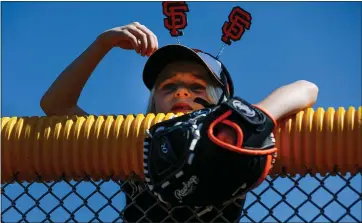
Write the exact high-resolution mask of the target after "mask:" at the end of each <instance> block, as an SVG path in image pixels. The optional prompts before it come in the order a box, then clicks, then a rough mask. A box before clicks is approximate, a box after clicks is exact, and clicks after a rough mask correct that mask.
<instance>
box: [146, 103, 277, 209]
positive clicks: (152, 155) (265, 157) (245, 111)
mask: <svg viewBox="0 0 362 223" xmlns="http://www.w3.org/2000/svg"><path fill="white" fill-rule="evenodd" d="M221 125H226V126H229V127H231V128H232V129H234V131H235V132H236V135H237V140H236V141H237V142H236V144H235V145H232V144H229V143H226V142H223V141H221V140H220V139H218V138H217V137H216V134H217V132H218V131H219V130H218V129H219V127H220V126H221ZM275 126H276V123H275V120H274V119H273V118H272V117H271V116H270V115H268V114H267V113H266V112H265V111H263V110H262V109H260V108H258V107H256V106H253V105H251V104H249V103H248V102H246V101H244V100H243V99H241V98H237V97H234V98H231V99H229V100H228V101H226V102H223V103H221V104H219V105H217V106H214V107H212V108H205V109H202V110H197V111H194V112H192V113H189V114H185V115H182V116H180V117H176V118H173V119H169V120H166V121H163V122H160V123H157V124H155V125H153V126H152V127H151V128H150V129H149V130H148V131H147V133H148V134H147V135H148V136H147V137H146V138H145V141H144V173H145V181H146V184H147V186H148V188H149V190H150V191H152V192H153V193H154V194H155V195H156V196H157V197H158V198H159V200H160V201H162V202H164V203H166V204H168V205H171V206H183V205H189V206H194V207H197V206H209V205H222V204H225V203H226V202H228V201H231V200H233V199H236V198H238V197H240V196H243V195H244V194H245V193H246V192H247V191H249V190H251V189H253V188H255V187H257V186H258V185H259V184H260V183H262V182H263V180H264V179H265V178H266V176H267V175H268V173H269V171H270V169H271V168H272V165H273V163H274V162H275V157H276V151H277V149H276V148H275V140H274V137H273V133H272V131H273V129H274V127H275Z"/></svg>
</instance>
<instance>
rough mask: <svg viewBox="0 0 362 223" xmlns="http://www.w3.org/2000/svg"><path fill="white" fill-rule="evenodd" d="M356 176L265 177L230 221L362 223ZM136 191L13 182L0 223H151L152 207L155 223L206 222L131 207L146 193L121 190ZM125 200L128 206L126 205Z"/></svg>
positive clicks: (129, 183) (216, 214) (107, 184)
mask: <svg viewBox="0 0 362 223" xmlns="http://www.w3.org/2000/svg"><path fill="white" fill-rule="evenodd" d="M361 176H362V175H361V174H360V173H358V174H354V175H351V174H347V175H345V176H342V175H341V174H339V173H334V174H328V175H326V176H320V175H318V174H317V175H313V174H308V175H306V176H295V177H291V176H290V175H286V176H283V177H282V176H281V175H280V176H276V177H273V178H271V177H268V178H267V179H266V180H265V181H264V182H263V183H262V184H261V185H260V186H259V187H258V188H256V189H254V190H253V191H251V192H249V193H248V194H247V196H246V201H245V204H244V206H243V208H242V210H243V211H242V213H241V214H240V215H238V216H239V218H237V219H235V221H236V222H361V221H362V217H361V210H362V192H361V190H362V189H361V187H362V185H361V181H362V178H361ZM130 179H131V178H130ZM135 186H137V185H135V183H134V181H133V180H126V181H122V182H120V181H114V180H101V181H94V180H91V179H81V180H77V181H66V180H62V179H60V180H59V181H55V182H50V183H46V182H42V181H41V177H39V180H38V181H37V182H32V183H27V182H18V181H16V177H15V178H14V181H13V182H12V183H7V184H3V185H2V188H1V195H2V196H1V198H2V209H1V210H2V214H1V221H2V222H127V219H125V217H124V213H126V212H127V210H130V209H133V213H134V210H137V211H138V213H139V216H136V217H137V219H136V220H135V219H133V220H131V221H138V222H152V216H151V215H150V213H151V212H152V209H153V208H156V207H158V208H159V209H160V210H163V211H164V212H165V213H166V215H165V216H163V217H162V218H163V219H162V220H156V221H161V222H178V221H182V222H191V221H193V222H195V221H196V222H203V221H205V220H203V218H202V216H201V217H198V216H197V214H198V213H200V211H199V210H193V209H191V208H187V207H184V208H183V211H182V212H181V213H182V217H184V219H182V220H180V219H178V217H177V215H176V214H174V213H176V211H177V210H174V209H175V208H171V209H167V208H166V207H164V206H163V205H162V204H161V203H159V202H157V200H156V199H155V198H154V200H152V201H150V202H152V204H150V205H149V206H147V207H146V208H144V207H142V205H139V204H138V203H137V202H136V201H137V197H138V196H139V194H140V193H148V191H147V190H145V189H143V187H140V186H139V185H138V189H140V190H138V194H135V193H134V194H131V193H130V192H129V191H130V190H129V189H126V188H130V187H135ZM136 191H137V190H136ZM149 196H152V195H151V194H149ZM127 199H128V200H129V202H126V200H127ZM233 205H234V206H236V204H233ZM239 209H240V208H239ZM225 210H226V209H225V207H222V208H220V207H219V208H214V209H213V214H212V217H211V218H209V219H207V220H206V221H207V222H210V221H215V222H229V221H233V220H230V219H227V218H226V217H224V214H225ZM186 213H187V214H186ZM210 213H211V212H210ZM160 216H162V214H159V217H160ZM179 216H180V215H179ZM185 218H187V219H186V220H185ZM153 221H155V220H153Z"/></svg>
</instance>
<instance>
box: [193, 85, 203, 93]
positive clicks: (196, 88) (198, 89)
mask: <svg viewBox="0 0 362 223" xmlns="http://www.w3.org/2000/svg"><path fill="white" fill-rule="evenodd" d="M205 89H206V87H205V86H203V85H201V84H193V85H192V86H191V90H192V91H194V92H202V91H204V90H205Z"/></svg>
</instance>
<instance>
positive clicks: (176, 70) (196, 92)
mask: <svg viewBox="0 0 362 223" xmlns="http://www.w3.org/2000/svg"><path fill="white" fill-rule="evenodd" d="M207 72H208V71H207V70H205V69H204V68H203V67H202V66H201V65H199V64H196V63H191V62H176V63H171V64H169V65H168V66H166V67H165V69H164V70H163V71H162V73H161V75H160V76H164V75H166V76H167V77H168V78H166V79H165V80H164V81H162V82H161V83H160V84H159V85H158V86H157V88H156V90H155V93H154V100H155V107H156V113H168V112H173V113H177V112H182V113H187V112H190V111H194V110H198V109H202V108H203V106H202V105H200V104H198V103H195V102H194V99H195V98H196V97H200V98H202V99H204V100H206V101H207V102H210V98H209V96H208V95H207V92H206V88H207V86H208V82H207V78H206V77H207V75H208V74H207Z"/></svg>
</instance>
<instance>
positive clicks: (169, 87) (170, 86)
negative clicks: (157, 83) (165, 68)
mask: <svg viewBox="0 0 362 223" xmlns="http://www.w3.org/2000/svg"><path fill="white" fill-rule="evenodd" d="M176 88H177V86H176V84H173V83H169V84H165V85H164V86H163V87H162V90H165V91H174V90H176Z"/></svg>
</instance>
